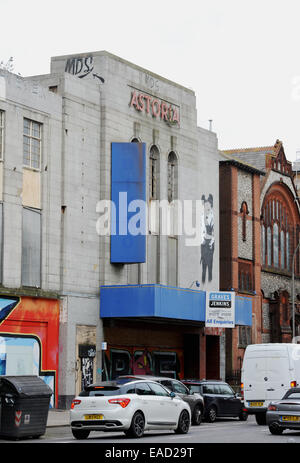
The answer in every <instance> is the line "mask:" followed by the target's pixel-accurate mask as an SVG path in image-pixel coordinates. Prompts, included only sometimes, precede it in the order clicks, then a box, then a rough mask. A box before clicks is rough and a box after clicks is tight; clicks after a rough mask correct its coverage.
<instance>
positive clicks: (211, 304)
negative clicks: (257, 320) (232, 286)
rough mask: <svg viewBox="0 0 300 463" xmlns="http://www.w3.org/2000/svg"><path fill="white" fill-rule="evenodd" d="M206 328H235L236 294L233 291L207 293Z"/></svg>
mask: <svg viewBox="0 0 300 463" xmlns="http://www.w3.org/2000/svg"><path fill="white" fill-rule="evenodd" d="M205 326H206V327H214V328H234V327H235V293H234V292H233V291H207V292H206V311H205Z"/></svg>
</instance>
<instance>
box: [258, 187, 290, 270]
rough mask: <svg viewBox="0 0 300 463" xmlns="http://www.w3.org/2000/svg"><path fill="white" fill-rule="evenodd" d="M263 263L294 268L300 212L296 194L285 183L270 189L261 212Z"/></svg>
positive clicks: (285, 268)
mask: <svg viewBox="0 0 300 463" xmlns="http://www.w3.org/2000/svg"><path fill="white" fill-rule="evenodd" d="M261 217H262V224H261V253H262V256H261V262H262V265H267V266H268V267H274V268H277V269H281V270H285V271H291V263H292V255H293V250H294V249H295V247H296V246H297V243H296V224H297V223H298V222H299V213H298V209H297V206H296V205H295V201H294V197H293V195H292V193H291V191H290V190H288V189H287V188H286V187H285V186H284V185H282V184H279V183H275V184H273V185H272V186H271V188H270V189H269V191H268V192H267V194H266V196H265V199H264V202H263V206H262V211H261Z"/></svg>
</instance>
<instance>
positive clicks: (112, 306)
mask: <svg viewBox="0 0 300 463" xmlns="http://www.w3.org/2000/svg"><path fill="white" fill-rule="evenodd" d="M205 301H206V292H205V291H200V290H193V289H187V288H177V287H173V286H164V285H124V286H122V285H117V286H101V288H100V318H120V317H121V318H122V317H126V318H127V317H136V318H141V317H147V318H148V317H151V318H153V317H154V318H166V319H178V320H190V321H198V322H205ZM235 323H236V325H251V324H252V300H251V298H247V297H241V296H238V297H236V304H235Z"/></svg>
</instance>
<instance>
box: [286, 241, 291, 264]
mask: <svg viewBox="0 0 300 463" xmlns="http://www.w3.org/2000/svg"><path fill="white" fill-rule="evenodd" d="M286 268H287V269H288V270H289V269H290V235H289V232H286Z"/></svg>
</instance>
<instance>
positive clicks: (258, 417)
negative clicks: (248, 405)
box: [255, 413, 267, 426]
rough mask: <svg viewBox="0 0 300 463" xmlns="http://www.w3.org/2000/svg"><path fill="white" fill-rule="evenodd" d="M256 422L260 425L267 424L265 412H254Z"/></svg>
mask: <svg viewBox="0 0 300 463" xmlns="http://www.w3.org/2000/svg"><path fill="white" fill-rule="evenodd" d="M255 419H256V423H257V424H258V425H260V426H263V425H265V424H267V419H266V414H265V413H256V414H255Z"/></svg>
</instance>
